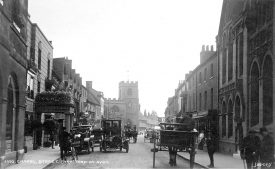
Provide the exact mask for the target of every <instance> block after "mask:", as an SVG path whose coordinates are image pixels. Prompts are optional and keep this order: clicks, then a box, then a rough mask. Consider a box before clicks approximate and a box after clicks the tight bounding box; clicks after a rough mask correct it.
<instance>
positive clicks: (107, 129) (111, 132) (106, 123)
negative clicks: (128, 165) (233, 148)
mask: <svg viewBox="0 0 275 169" xmlns="http://www.w3.org/2000/svg"><path fill="white" fill-rule="evenodd" d="M101 126H102V129H103V140H102V142H101V147H100V149H102V150H103V151H104V152H106V151H107V150H108V149H119V150H120V151H122V149H125V150H126V153H128V151H129V140H128V139H126V138H125V137H123V135H122V131H121V120H102V125H101Z"/></svg>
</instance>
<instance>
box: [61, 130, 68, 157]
mask: <svg viewBox="0 0 275 169" xmlns="http://www.w3.org/2000/svg"><path fill="white" fill-rule="evenodd" d="M69 137H70V134H69V133H68V132H66V127H62V129H61V132H60V134H59V147H60V158H61V160H64V159H65V158H64V157H65V156H66V154H67V148H68V142H69Z"/></svg>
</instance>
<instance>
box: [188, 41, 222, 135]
mask: <svg viewBox="0 0 275 169" xmlns="http://www.w3.org/2000/svg"><path fill="white" fill-rule="evenodd" d="M217 72H218V60H217V54H216V51H214V49H213V46H211V47H210V49H209V46H206V47H205V45H203V46H202V50H201V52H200V64H199V65H198V66H197V67H196V68H195V69H194V70H193V71H190V72H189V73H188V74H186V76H185V80H186V83H187V90H186V92H185V97H186V98H187V101H186V112H187V113H190V114H192V117H193V118H194V119H195V121H196V129H197V130H198V131H205V132H207V131H211V132H213V133H215V134H217V135H218V131H217V129H218V112H217V110H218V104H217V103H218V74H217Z"/></svg>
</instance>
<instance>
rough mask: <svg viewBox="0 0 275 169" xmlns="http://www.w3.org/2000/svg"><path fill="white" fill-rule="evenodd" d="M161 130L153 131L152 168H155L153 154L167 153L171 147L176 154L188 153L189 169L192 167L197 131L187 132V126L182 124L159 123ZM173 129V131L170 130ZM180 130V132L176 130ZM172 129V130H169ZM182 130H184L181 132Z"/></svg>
mask: <svg viewBox="0 0 275 169" xmlns="http://www.w3.org/2000/svg"><path fill="white" fill-rule="evenodd" d="M160 126H161V129H160V130H159V131H154V134H153V138H154V148H153V149H152V150H151V151H152V152H153V167H155V157H156V156H155V153H156V152H158V151H169V150H168V148H169V147H173V148H175V149H176V150H177V152H188V153H189V154H190V168H193V166H194V160H195V141H196V138H197V137H198V132H197V131H193V130H192V131H190V130H188V126H186V124H182V123H160ZM172 128H173V129H172ZM177 128H181V131H179V130H177ZM171 129H172V130H171ZM182 129H186V130H183V131H182Z"/></svg>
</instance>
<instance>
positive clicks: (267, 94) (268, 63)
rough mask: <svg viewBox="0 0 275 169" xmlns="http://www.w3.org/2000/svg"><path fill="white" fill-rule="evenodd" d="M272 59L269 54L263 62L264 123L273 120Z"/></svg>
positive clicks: (266, 123)
mask: <svg viewBox="0 0 275 169" xmlns="http://www.w3.org/2000/svg"><path fill="white" fill-rule="evenodd" d="M272 64H273V63H272V59H271V58H270V56H267V57H266V59H265V61H264V64H263V125H264V126H266V125H269V124H271V123H272V122H273V75H272V72H273V67H272Z"/></svg>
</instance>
